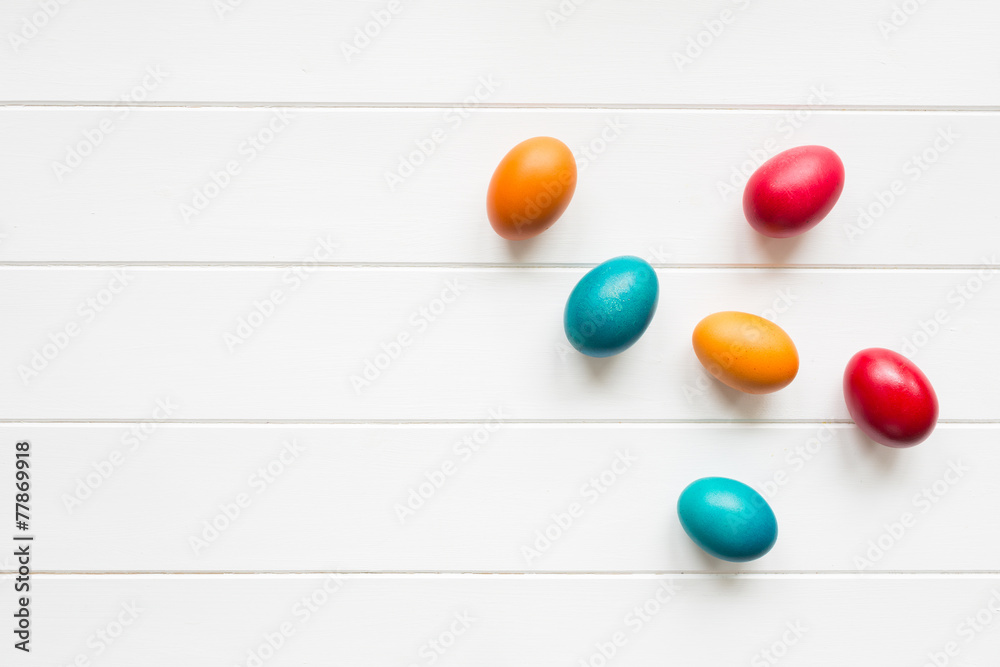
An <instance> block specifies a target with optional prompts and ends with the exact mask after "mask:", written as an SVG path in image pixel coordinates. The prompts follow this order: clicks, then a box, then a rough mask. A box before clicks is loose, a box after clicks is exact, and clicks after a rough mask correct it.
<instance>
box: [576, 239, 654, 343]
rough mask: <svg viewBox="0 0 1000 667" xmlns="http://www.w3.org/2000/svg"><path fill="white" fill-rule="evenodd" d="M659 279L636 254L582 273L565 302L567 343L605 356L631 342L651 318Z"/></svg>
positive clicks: (639, 334)
mask: <svg viewBox="0 0 1000 667" xmlns="http://www.w3.org/2000/svg"><path fill="white" fill-rule="evenodd" d="M659 294H660V284H659V281H658V280H657V278H656V271H654V270H653V267H652V266H650V265H649V264H648V263H647V262H645V261H643V260H641V259H639V258H638V257H630V256H625V257H615V258H614V259H609V260H608V261H606V262H604V263H603V264H599V265H598V266H596V267H594V268H593V269H591V270H590V271H588V272H587V275H585V276H584V277H583V278H581V279H580V282H578V283H577V284H576V287H574V288H573V292H572V293H571V294H570V295H569V300H568V301H567V302H566V310H565V312H564V314H563V325H564V327H565V329H566V338H568V339H569V342H570V344H572V345H573V347H575V348H576V349H577V350H579V351H580V352H582V353H583V354H585V355H587V356H588V357H610V356H611V355H613V354H618V353H619V352H623V351H625V350H627V349H628V348H629V347H631V346H632V344H633V343H635V342H636V341H637V340H639V337H640V336H642V334H643V332H644V331H646V327H648V326H649V323H650V322H651V321H652V319H653V313H655V312H656V302H657V299H658V298H659Z"/></svg>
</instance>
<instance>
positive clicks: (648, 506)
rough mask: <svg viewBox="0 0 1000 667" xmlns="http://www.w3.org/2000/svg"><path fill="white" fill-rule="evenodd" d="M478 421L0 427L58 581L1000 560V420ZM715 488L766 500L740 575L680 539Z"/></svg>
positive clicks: (976, 566) (914, 566) (4, 471)
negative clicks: (896, 444) (772, 531)
mask: <svg viewBox="0 0 1000 667" xmlns="http://www.w3.org/2000/svg"><path fill="white" fill-rule="evenodd" d="M484 419H485V421H484V422H483V423H482V424H451V425H423V426H421V425H398V426H373V425H339V426H301V425H300V426H292V425H272V426H262V425H255V426H247V425H243V426H239V425H224V426H223V425H217V426H208V425H177V424H149V425H146V426H141V425H137V424H117V425H39V424H33V425H14V424H6V425H3V426H2V427H0V434H2V437H3V440H4V441H5V442H10V443H13V442H16V441H22V440H27V441H28V442H30V443H31V446H32V453H31V461H32V465H33V471H32V472H33V474H34V489H35V491H34V494H33V497H32V515H33V518H32V521H33V525H34V526H36V527H37V530H36V532H37V534H38V538H37V539H38V540H39V542H40V543H41V544H42V545H44V548H41V549H39V552H38V556H37V557H36V559H35V561H34V567H35V568H36V569H39V570H45V571H105V570H115V571H126V572H132V571H164V572H173V571H210V570H217V571H261V570H265V571H301V570H312V571H320V570H335V569H336V570H342V571H350V570H354V571H395V572H411V571H452V572H468V571H480V572H494V571H510V572H517V571H529V572H532V571H534V572H538V571H550V572H552V571H565V572H595V571H607V572H628V571H636V570H638V571H685V572H706V571H707V572H732V571H799V572H805V571H848V572H867V571H879V570H881V571H900V570H911V571H912V570H916V571H929V570H948V571H961V570H965V571H969V570H972V571H976V570H990V569H993V568H994V566H995V564H996V560H997V558H998V556H1000V553H998V549H997V543H996V539H995V535H996V534H997V532H998V530H1000V519H998V518H997V516H996V512H995V511H994V508H995V507H996V505H997V503H998V502H1000V491H998V490H997V488H996V484H995V483H994V480H993V476H992V475H990V474H989V471H990V470H993V469H995V468H996V467H997V465H998V464H1000V452H998V451H997V448H996V446H995V443H996V438H997V427H996V426H995V425H992V426H979V425H976V426H958V425H952V424H945V425H942V426H940V427H939V428H938V429H937V431H936V432H935V433H934V435H933V436H932V437H931V439H930V440H928V441H927V442H926V443H924V444H923V445H921V446H920V447H917V448H916V449H913V450H907V451H894V450H889V449H886V448H883V447H880V446H877V445H874V444H872V443H870V442H868V441H867V440H865V438H864V437H863V436H862V435H861V434H860V432H859V431H858V430H857V429H856V428H855V427H854V426H853V425H850V424H826V425H824V424H801V425H731V424H712V425H690V424H688V425H647V424H643V425H639V424H625V425H620V424H590V425H583V424H577V425H567V424H552V425H529V424H517V423H508V422H506V421H505V420H504V416H503V414H502V412H501V413H500V414H495V415H494V416H493V417H487V416H486V415H484ZM4 449H5V450H6V449H7V447H4ZM12 461H13V456H12V455H11V456H6V455H5V456H3V457H2V458H0V476H2V478H4V479H7V478H12V477H13V469H12V467H13V463H12ZM713 475H721V476H726V477H734V478H736V479H740V480H743V481H745V482H746V483H748V484H751V485H753V486H754V487H755V488H757V489H758V490H759V491H760V492H761V493H762V494H763V495H764V496H765V497H766V498H767V499H768V500H769V502H770V504H771V505H772V507H773V508H774V511H775V513H776V515H777V516H778V523H779V539H778V543H777V545H776V546H775V548H774V549H773V550H772V551H771V553H769V554H768V555H767V556H766V557H764V558H761V559H760V560H758V561H754V562H752V563H746V564H740V565H737V564H731V563H724V562H722V561H718V560H715V559H712V558H709V557H706V556H705V555H704V554H703V553H702V552H701V551H699V550H698V549H697V547H695V546H694V544H693V543H692V542H691V541H690V540H689V539H688V538H687V537H686V535H685V534H684V533H683V531H682V529H681V527H680V524H679V523H678V521H677V515H676V509H675V508H676V503H677V497H678V495H679V494H680V492H681V490H682V489H683V488H684V487H685V486H687V484H689V483H690V482H692V481H693V480H695V479H698V478H700V477H706V476H713ZM167 499H169V501H168V500H167ZM8 565H9V563H8Z"/></svg>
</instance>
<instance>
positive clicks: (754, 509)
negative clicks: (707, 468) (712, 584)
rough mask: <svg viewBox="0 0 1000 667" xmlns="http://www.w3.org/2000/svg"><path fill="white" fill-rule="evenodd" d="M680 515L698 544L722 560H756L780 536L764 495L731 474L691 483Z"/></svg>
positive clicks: (682, 499)
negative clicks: (733, 477)
mask: <svg viewBox="0 0 1000 667" xmlns="http://www.w3.org/2000/svg"><path fill="white" fill-rule="evenodd" d="M677 516H678V517H679V518H680V520H681V526H683V527H684V532H686V533H687V534H688V537H690V538H691V539H692V540H694V543H695V544H697V545H698V546H699V547H701V548H702V549H704V550H705V551H707V552H708V553H709V554H711V555H713V556H715V557H716V558H721V559H722V560H729V561H734V562H737V563H742V562H745V561H748V560H755V559H757V558H760V557H761V556H763V555H764V554H766V553H767V552H768V551H770V550H771V547H773V546H774V543H775V541H776V540H777V539H778V521H777V520H776V519H775V518H774V512H773V511H771V506H770V505H768V504H767V501H766V500H764V498H763V496H761V495H760V494H759V493H757V492H756V491H754V490H753V489H752V488H750V487H749V486H747V485H746V484H744V483H743V482H737V481H736V480H735V479H729V478H727V477H705V478H703V479H699V480H697V481H694V482H692V483H691V484H689V485H688V487H687V488H686V489H684V491H682V492H681V497H680V498H679V499H678V500H677Z"/></svg>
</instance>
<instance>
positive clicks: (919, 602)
mask: <svg viewBox="0 0 1000 667" xmlns="http://www.w3.org/2000/svg"><path fill="white" fill-rule="evenodd" d="M34 585H35V602H34V603H33V604H35V605H37V606H36V607H35V610H36V613H37V614H38V615H37V617H36V619H35V626H34V638H33V640H32V653H31V654H30V655H29V656H21V655H19V656H18V661H19V663H20V664H26V665H55V664H58V665H70V664H72V663H73V661H74V660H75V659H76V656H78V655H83V656H84V657H85V659H89V660H91V661H93V663H94V664H96V663H97V660H100V664H102V665H106V666H107V667H116V666H119V665H120V666H123V667H124V666H131V665H135V664H137V663H141V664H144V665H157V666H158V665H164V666H166V665H177V664H181V663H184V662H195V663H197V664H213V665H244V666H246V665H251V666H252V665H255V664H257V663H256V662H255V661H257V660H259V661H260V662H261V664H268V665H280V666H282V667H291V666H300V665H301V666H305V665H315V664H316V662H317V660H318V659H321V660H323V661H325V662H327V663H329V664H341V665H387V664H396V665H426V664H430V663H432V662H433V663H434V664H440V665H464V664H469V663H470V662H476V663H481V664H486V665H507V664H514V663H517V664H523V665H529V666H532V665H552V664H565V665H571V664H572V665H579V664H581V661H582V663H583V664H584V665H588V664H592V665H600V664H611V662H616V661H621V662H622V664H633V665H656V664H662V662H663V660H664V657H665V656H669V658H670V659H671V660H675V661H679V662H682V663H684V664H712V665H722V664H728V665H732V664H750V665H767V664H773V661H774V659H775V658H776V657H777V658H780V663H781V664H782V665H793V666H794V665H817V664H855V661H856V660H857V655H858V652H859V651H862V650H863V652H864V655H865V660H866V661H869V660H870V661H871V663H872V664H913V665H922V664H934V663H933V662H932V660H933V657H934V656H935V655H936V654H942V655H944V656H945V659H947V658H949V657H950V658H951V660H950V662H949V663H947V664H971V665H989V664H992V663H991V661H992V660H993V659H994V658H995V656H996V655H997V651H998V649H1000V633H998V632H997V631H996V627H997V623H998V614H1000V611H998V610H1000V603H998V600H1000V592H998V591H1000V581H998V579H997V577H996V576H975V577H955V576H927V577H901V576H863V577H816V576H812V577H795V576H782V577H770V576H763V577H736V578H732V577H717V576H716V577H713V576H709V577H701V576H690V575H689V576H681V577H675V578H672V579H667V578H660V577H644V576H632V577H622V576H612V577H593V576H583V577H570V576H561V577H559V576H556V577H524V576H492V577H489V576H467V577H420V576H405V577H399V576H386V577H378V576H375V577H372V576H361V577H349V578H346V579H344V580H340V581H338V580H336V579H331V578H329V577H328V576H324V575H299V576H294V575H293V576H228V577H219V576H216V577H205V576H167V577H141V576H112V577H109V576H36V577H35V579H34ZM0 604H2V605H3V606H4V607H5V608H6V609H9V605H10V596H5V597H4V601H3V602H2V603H0ZM309 605H311V608H310V606H309ZM637 607H638V608H639V610H638V611H637V610H636V608H637ZM643 608H645V609H646V611H643ZM977 619H981V620H977ZM126 624H127V625H126ZM102 633H103V636H102ZM112 634H114V635H115V636H114V637H112ZM276 635H277V636H276ZM282 635H286V636H282ZM887 636H890V637H893V638H894V640H895V641H892V642H887V641H885V637H887ZM269 637H270V639H271V642H270V643H268V638H269ZM845 637H850V641H845V639H844V638H845ZM105 638H107V639H105ZM109 640H110V641H109ZM608 644H611V646H608ZM615 644H617V646H615ZM271 645H277V646H278V648H277V649H275V650H269V647H270V646H271ZM102 648H103V651H101V653H100V654H99V655H98V651H99V650H101V649H102ZM602 649H603V650H602ZM8 650H11V649H8ZM764 651H768V652H769V653H768V654H765V653H764ZM946 651H950V652H951V656H948V654H947V653H945V652H946ZM603 653H607V654H611V655H612V659H611V660H607V659H606V658H604V657H603ZM483 656H488V658H483ZM768 656H769V657H770V662H769V657H768ZM939 659H940V658H939ZM602 660H606V661H607V662H602Z"/></svg>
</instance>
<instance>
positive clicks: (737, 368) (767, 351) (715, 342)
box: [691, 311, 799, 394]
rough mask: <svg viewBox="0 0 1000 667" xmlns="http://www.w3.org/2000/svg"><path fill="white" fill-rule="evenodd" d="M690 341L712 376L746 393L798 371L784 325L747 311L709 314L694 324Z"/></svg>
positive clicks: (780, 383) (764, 389)
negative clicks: (696, 324)
mask: <svg viewBox="0 0 1000 667" xmlns="http://www.w3.org/2000/svg"><path fill="white" fill-rule="evenodd" d="M691 342H692V344H693V345H694V353H695V354H697V355H698V361H700V362H701V365H702V366H704V367H705V368H706V369H707V370H708V372H709V373H711V374H712V376H713V377H715V379H717V380H719V381H720V382H722V383H724V384H727V385H729V386H730V387H732V388H733V389H739V390H740V391H743V392H746V393H748V394H770V393H771V392H772V391H778V390H779V389H781V388H782V387H786V386H788V384H789V383H790V382H791V381H792V380H794V379H795V375H796V374H797V373H798V372H799V353H798V352H797V351H796V350H795V344H794V343H792V339H791V338H789V337H788V334H787V333H785V331H784V329H782V328H781V327H779V326H778V325H777V324H775V323H774V322H771V321H770V320H765V319H764V318H763V317H757V316H756V315H751V314H749V313H737V312H733V311H726V312H722V313H715V314H713V315H709V316H708V317H706V318H705V319H703V320H702V321H701V322H699V323H698V326H696V327H695V328H694V335H693V336H692V337H691Z"/></svg>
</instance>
